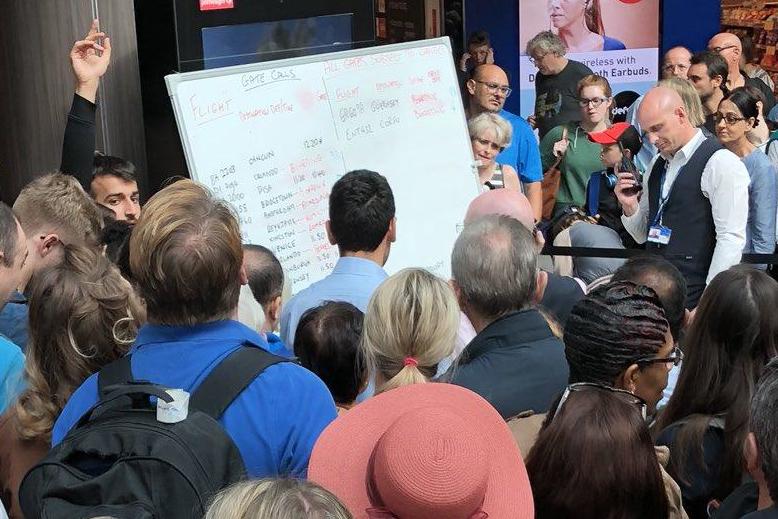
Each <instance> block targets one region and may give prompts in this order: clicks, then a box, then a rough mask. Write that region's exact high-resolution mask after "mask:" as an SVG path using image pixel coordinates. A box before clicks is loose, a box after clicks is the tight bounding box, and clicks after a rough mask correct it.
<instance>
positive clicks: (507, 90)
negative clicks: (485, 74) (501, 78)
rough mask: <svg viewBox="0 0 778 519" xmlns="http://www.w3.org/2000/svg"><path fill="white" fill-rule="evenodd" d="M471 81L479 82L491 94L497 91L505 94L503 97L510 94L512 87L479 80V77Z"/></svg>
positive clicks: (507, 96)
mask: <svg viewBox="0 0 778 519" xmlns="http://www.w3.org/2000/svg"><path fill="white" fill-rule="evenodd" d="M473 81H475V82H476V83H481V84H482V85H483V86H485V87H486V90H487V92H491V93H492V94H494V93H496V92H498V91H499V92H500V93H501V94H502V95H504V96H505V99H508V98H509V97H510V96H511V93H512V92H513V89H512V88H511V87H506V86H502V85H498V84H497V83H492V82H491V81H481V80H480V79H474V80H473Z"/></svg>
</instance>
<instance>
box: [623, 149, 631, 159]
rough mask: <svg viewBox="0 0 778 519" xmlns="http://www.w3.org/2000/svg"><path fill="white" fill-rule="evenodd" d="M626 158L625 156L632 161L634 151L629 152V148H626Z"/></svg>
mask: <svg viewBox="0 0 778 519" xmlns="http://www.w3.org/2000/svg"><path fill="white" fill-rule="evenodd" d="M624 156H625V157H626V158H627V159H630V160H631V159H632V150H628V149H627V148H624Z"/></svg>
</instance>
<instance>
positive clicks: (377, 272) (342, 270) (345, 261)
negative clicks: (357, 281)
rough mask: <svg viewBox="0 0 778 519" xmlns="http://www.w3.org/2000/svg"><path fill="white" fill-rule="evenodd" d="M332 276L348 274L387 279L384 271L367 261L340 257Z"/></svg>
mask: <svg viewBox="0 0 778 519" xmlns="http://www.w3.org/2000/svg"><path fill="white" fill-rule="evenodd" d="M332 273H333V274H350V275H357V276H377V277H381V278H386V277H388V274H387V273H386V271H385V270H384V269H383V268H381V266H380V265H379V264H378V263H376V262H374V261H372V260H369V259H365V258H356V257H354V256H341V257H340V258H339V259H338V262H337V263H336V264H335V268H334V269H332Z"/></svg>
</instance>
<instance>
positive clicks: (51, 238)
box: [37, 234, 62, 258]
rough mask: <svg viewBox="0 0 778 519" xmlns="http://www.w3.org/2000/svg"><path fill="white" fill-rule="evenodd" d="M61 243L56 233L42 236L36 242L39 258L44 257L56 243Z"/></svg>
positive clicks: (55, 246) (53, 248) (52, 249)
mask: <svg viewBox="0 0 778 519" xmlns="http://www.w3.org/2000/svg"><path fill="white" fill-rule="evenodd" d="M61 243H62V242H61V241H60V240H59V236H58V235H56V234H47V235H46V236H43V237H42V238H41V239H40V241H38V243H37V248H38V254H39V255H40V257H41V258H45V257H46V256H48V255H49V254H51V253H52V252H53V251H54V250H55V249H56V248H57V245H58V244H61Z"/></svg>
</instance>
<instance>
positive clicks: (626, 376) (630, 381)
mask: <svg viewBox="0 0 778 519" xmlns="http://www.w3.org/2000/svg"><path fill="white" fill-rule="evenodd" d="M639 380H640V366H638V365H637V364H630V365H629V366H628V367H627V369H625V370H624V371H623V372H622V373H621V375H620V376H619V378H618V380H617V381H616V387H617V388H619V389H624V390H625V391H629V392H630V393H634V392H635V390H637V388H638V381H639Z"/></svg>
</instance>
